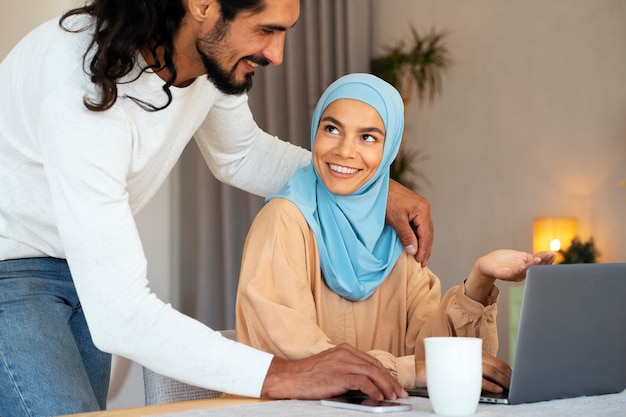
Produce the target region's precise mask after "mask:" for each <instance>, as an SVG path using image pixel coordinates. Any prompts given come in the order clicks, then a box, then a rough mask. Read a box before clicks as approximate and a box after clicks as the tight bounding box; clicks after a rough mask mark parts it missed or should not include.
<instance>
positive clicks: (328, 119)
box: [320, 116, 385, 136]
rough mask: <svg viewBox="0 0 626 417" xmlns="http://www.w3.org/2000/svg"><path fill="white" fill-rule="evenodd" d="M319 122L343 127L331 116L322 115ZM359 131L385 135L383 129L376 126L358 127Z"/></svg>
mask: <svg viewBox="0 0 626 417" xmlns="http://www.w3.org/2000/svg"><path fill="white" fill-rule="evenodd" d="M320 122H330V123H332V124H334V125H337V126H339V127H343V123H341V122H340V121H339V120H337V119H335V118H334V117H332V116H324V117H322V119H321V120H320ZM359 132H377V133H380V134H381V135H383V136H385V131H384V130H381V129H379V128H377V127H376V126H372V127H364V128H361V129H359Z"/></svg>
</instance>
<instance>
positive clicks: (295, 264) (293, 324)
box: [235, 199, 335, 359]
mask: <svg viewBox="0 0 626 417" xmlns="http://www.w3.org/2000/svg"><path fill="white" fill-rule="evenodd" d="M316 253H317V252H316V251H315V239H314V236H313V233H312V231H310V229H309V227H308V225H307V223H306V221H305V220H304V218H303V217H302V214H301V213H300V211H299V210H298V208H297V207H296V206H295V205H293V204H292V203H291V202H289V201H287V200H284V199H274V200H271V201H270V202H269V203H268V204H266V205H265V206H264V208H263V209H262V210H261V211H260V212H259V214H258V215H257V217H256V219H255V220H254V222H253V224H252V226H251V228H250V231H249V233H248V237H247V239H246V243H245V247H244V253H243V258H242V265H241V273H240V278H239V288H238V292H237V302H236V308H237V320H236V331H235V334H236V337H237V340H238V341H241V342H243V343H246V344H250V345H251V346H254V347H256V348H258V349H261V350H264V351H267V352H272V353H274V354H275V355H277V356H279V357H283V358H289V359H301V358H306V357H309V356H311V355H314V354H317V353H319V352H322V351H324V350H326V349H329V348H331V347H333V346H335V345H333V344H332V343H330V339H329V338H328V336H327V335H326V334H325V333H324V331H323V330H322V329H321V328H320V327H319V326H318V325H317V320H316V307H315V301H314V299H313V291H312V287H311V286H312V279H311V277H312V276H313V274H314V268H316V267H317V265H318V263H317V259H316Z"/></svg>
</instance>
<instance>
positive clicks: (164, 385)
mask: <svg viewBox="0 0 626 417" xmlns="http://www.w3.org/2000/svg"><path fill="white" fill-rule="evenodd" d="M220 333H222V335H223V336H224V337H227V338H229V339H232V340H235V331H234V330H222V331H220ZM143 383H144V386H145V396H146V405H152V404H165V403H172V402H178V401H189V400H199V399H203V398H216V397H219V396H221V395H222V393H221V392H220V391H214V390H210V389H205V388H200V387H196V386H193V385H188V384H185V383H183V382H180V381H177V380H175V379H172V378H169V377H167V376H164V375H161V374H158V373H156V372H154V371H151V370H150V369H148V368H146V367H144V368H143Z"/></svg>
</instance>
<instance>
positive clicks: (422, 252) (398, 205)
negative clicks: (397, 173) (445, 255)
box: [387, 180, 435, 266]
mask: <svg viewBox="0 0 626 417" xmlns="http://www.w3.org/2000/svg"><path fill="white" fill-rule="evenodd" d="M387 223H388V224H389V225H391V227H393V228H394V229H395V230H396V232H397V233H398V237H399V238H400V241H401V242H402V246H404V250H405V251H406V252H407V253H409V254H410V255H415V260H417V261H418V262H420V263H421V264H422V266H426V265H427V264H428V259H429V258H430V252H431V250H432V247H433V238H434V236H435V232H434V230H433V222H432V220H431V218H430V203H429V202H428V200H426V199H425V198H423V197H421V196H419V195H418V194H416V193H414V192H413V191H411V190H409V189H408V188H406V187H405V186H403V185H402V184H400V183H399V182H397V181H394V180H391V181H390V182H389V197H388V198H387Z"/></svg>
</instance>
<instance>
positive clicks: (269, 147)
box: [195, 95, 311, 197]
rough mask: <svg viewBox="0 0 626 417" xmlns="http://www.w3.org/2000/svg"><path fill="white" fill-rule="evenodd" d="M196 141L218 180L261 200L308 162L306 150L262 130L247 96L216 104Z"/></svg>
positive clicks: (231, 98)
mask: <svg viewBox="0 0 626 417" xmlns="http://www.w3.org/2000/svg"><path fill="white" fill-rule="evenodd" d="M195 139H196V143H197V144H198V147H199V148H200V151H201V152H202V155H203V157H204V159H205V160H206V162H207V165H208V166H209V169H210V170H211V172H212V173H213V175H215V177H216V178H217V179H218V180H220V181H222V182H224V183H226V184H230V185H233V186H235V187H237V188H240V189H242V190H245V191H248V192H251V193H253V194H256V195H260V196H264V197H265V196H268V195H270V194H273V193H275V192H277V191H279V190H280V188H281V187H282V186H283V185H284V184H286V183H287V181H288V180H289V178H291V176H292V175H293V173H294V172H295V171H296V170H297V169H298V168H301V167H303V166H305V165H306V164H308V163H309V161H310V159H311V154H310V152H309V151H308V150H306V149H303V148H300V147H298V146H295V145H293V144H291V143H289V142H285V141H283V140H280V139H278V138H277V137H275V136H271V135H269V134H267V133H265V132H264V131H263V130H261V129H260V128H259V127H258V126H257V124H256V123H255V121H254V119H253V117H252V113H251V111H250V108H249V107H248V101H247V96H246V95H243V96H238V97H222V98H221V99H220V100H218V101H217V102H216V103H215V105H214V106H213V107H212V108H211V111H210V112H209V114H208V116H207V118H206V120H205V121H204V123H203V124H202V126H201V127H200V128H199V129H198V131H197V132H196V134H195Z"/></svg>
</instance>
